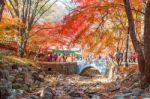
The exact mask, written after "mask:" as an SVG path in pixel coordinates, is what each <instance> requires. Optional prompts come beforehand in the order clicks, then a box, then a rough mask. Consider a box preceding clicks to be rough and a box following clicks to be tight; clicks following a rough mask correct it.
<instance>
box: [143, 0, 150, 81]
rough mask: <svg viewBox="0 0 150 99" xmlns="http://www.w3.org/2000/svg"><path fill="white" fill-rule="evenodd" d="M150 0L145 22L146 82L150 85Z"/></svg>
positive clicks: (149, 0)
mask: <svg viewBox="0 0 150 99" xmlns="http://www.w3.org/2000/svg"><path fill="white" fill-rule="evenodd" d="M149 43H150V0H148V2H147V5H146V9H145V20H144V55H145V82H146V83H148V84H150V44H149Z"/></svg>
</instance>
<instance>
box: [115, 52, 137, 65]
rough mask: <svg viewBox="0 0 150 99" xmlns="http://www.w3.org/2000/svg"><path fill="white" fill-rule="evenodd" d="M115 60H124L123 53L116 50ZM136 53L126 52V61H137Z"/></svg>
mask: <svg viewBox="0 0 150 99" xmlns="http://www.w3.org/2000/svg"><path fill="white" fill-rule="evenodd" d="M115 57H116V60H117V61H119V62H123V61H125V54H123V53H121V52H118V53H116V56H115ZM137 57H138V55H137V53H136V52H131V53H130V54H128V58H127V59H128V60H127V61H128V62H130V63H135V62H136V61H137Z"/></svg>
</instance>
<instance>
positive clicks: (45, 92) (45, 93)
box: [40, 87, 53, 99]
mask: <svg viewBox="0 0 150 99" xmlns="http://www.w3.org/2000/svg"><path fill="white" fill-rule="evenodd" d="M40 97H41V98H42V99H52V98H53V91H52V89H51V87H46V88H44V89H42V91H41V94H40Z"/></svg>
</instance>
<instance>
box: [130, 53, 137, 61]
mask: <svg viewBox="0 0 150 99" xmlns="http://www.w3.org/2000/svg"><path fill="white" fill-rule="evenodd" d="M131 58H132V61H133V62H135V61H136V58H137V53H135V52H134V53H132V54H131Z"/></svg>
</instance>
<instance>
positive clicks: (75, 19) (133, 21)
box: [62, 0, 150, 83]
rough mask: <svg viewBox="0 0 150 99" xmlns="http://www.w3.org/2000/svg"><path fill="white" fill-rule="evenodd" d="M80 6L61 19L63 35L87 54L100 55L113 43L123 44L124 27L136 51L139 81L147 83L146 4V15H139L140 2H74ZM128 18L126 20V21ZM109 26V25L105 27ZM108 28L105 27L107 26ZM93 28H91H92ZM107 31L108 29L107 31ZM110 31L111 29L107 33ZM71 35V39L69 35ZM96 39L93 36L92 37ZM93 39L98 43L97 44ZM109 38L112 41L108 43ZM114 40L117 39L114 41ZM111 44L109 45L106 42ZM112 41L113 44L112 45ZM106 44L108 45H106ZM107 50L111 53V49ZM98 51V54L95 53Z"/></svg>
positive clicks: (114, 0) (148, 77) (77, 0)
mask: <svg viewBox="0 0 150 99" xmlns="http://www.w3.org/2000/svg"><path fill="white" fill-rule="evenodd" d="M74 1H75V2H78V3H79V4H78V5H79V6H78V7H77V8H75V9H74V10H73V11H72V12H71V13H70V14H69V15H68V16H66V17H65V19H64V26H63V27H62V31H63V33H64V34H65V35H66V33H68V34H67V35H68V36H70V37H71V35H74V37H72V42H73V43H74V42H78V43H80V44H81V45H82V47H83V48H84V49H87V52H95V53H98V52H101V51H102V49H103V48H106V47H107V46H106V45H112V47H111V48H114V47H115V46H114V45H115V44H114V43H115V42H118V46H120V44H119V43H120V42H122V43H123V38H125V33H127V30H128V28H127V24H128V27H129V33H130V38H131V41H132V44H133V47H134V49H135V51H136V52H137V53H138V65H139V70H140V72H141V76H142V78H141V80H142V79H144V81H143V82H147V83H150V81H149V79H150V74H149V71H150V68H149V62H150V60H149V59H150V58H149V57H150V55H149V49H150V48H149V45H148V42H149V35H148V33H149V24H148V23H149V19H148V17H149V14H148V13H149V10H148V9H149V4H150V3H149V2H150V0H148V1H147V0H144V2H146V1H147V3H146V4H147V6H146V12H145V13H144V12H142V10H143V8H142V3H143V2H142V1H141V0H132V1H129V0H111V1H110V0H100V1H99V0H74ZM143 14H145V22H144V23H145V29H144V53H143V51H142V47H141V45H142V33H141V32H142V31H141V30H142V24H141V23H142V15H143ZM126 16H127V17H126ZM109 22H110V25H108V24H109ZM106 25H108V26H106ZM93 27H94V28H93ZM106 27H109V28H106ZM110 28H111V29H110ZM69 34H70V35H69ZM95 35H96V36H95ZM96 38H97V39H98V40H97V42H96ZM111 38H112V40H111ZM115 39H119V40H118V41H115ZM109 41H110V42H109ZM114 41H115V42H114ZM107 43H108V44H107ZM111 48H110V49H111ZM96 50H97V52H96Z"/></svg>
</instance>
